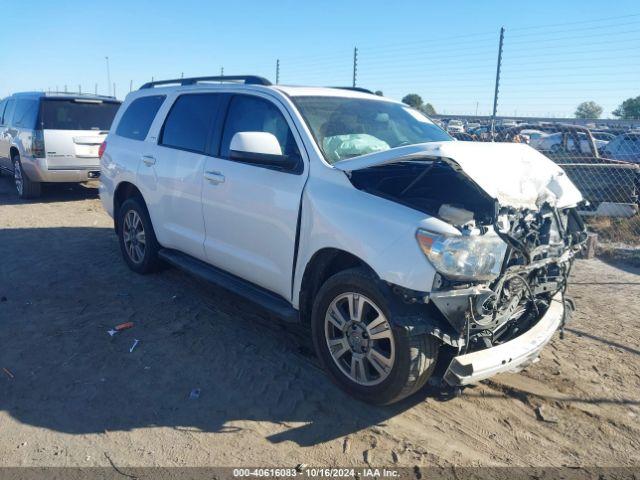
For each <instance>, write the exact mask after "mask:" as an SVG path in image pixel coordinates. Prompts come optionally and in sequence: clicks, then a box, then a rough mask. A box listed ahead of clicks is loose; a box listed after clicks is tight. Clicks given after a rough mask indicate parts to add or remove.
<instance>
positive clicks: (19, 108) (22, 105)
mask: <svg viewBox="0 0 640 480" xmlns="http://www.w3.org/2000/svg"><path fill="white" fill-rule="evenodd" d="M39 105H40V102H39V101H38V100H36V99H35V98H25V99H20V100H18V101H17V102H16V108H15V111H14V114H13V126H15V127H21V128H35V127H36V121H37V119H38V106H39Z"/></svg>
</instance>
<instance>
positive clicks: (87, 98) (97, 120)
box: [0, 92, 120, 198]
mask: <svg viewBox="0 0 640 480" xmlns="http://www.w3.org/2000/svg"><path fill="white" fill-rule="evenodd" d="M118 107H120V101H118V100H116V99H115V98H113V97H103V96H98V95H80V94H73V93H43V92H27V93H15V94H13V95H11V96H10V97H7V98H5V99H4V100H2V101H1V102H0V173H1V172H2V171H3V170H4V171H5V172H7V173H9V174H11V175H12V176H13V178H14V183H15V187H16V193H17V194H18V196H19V197H20V198H34V197H38V196H40V192H41V188H40V187H41V185H42V183H46V182H65V183H66V182H86V181H88V180H92V179H97V178H98V176H99V175H100V162H99V157H98V149H99V147H100V144H101V143H102V142H103V141H104V139H105V138H106V136H107V133H108V131H109V128H110V127H111V122H112V121H113V117H114V116H115V114H116V112H117V111H118Z"/></svg>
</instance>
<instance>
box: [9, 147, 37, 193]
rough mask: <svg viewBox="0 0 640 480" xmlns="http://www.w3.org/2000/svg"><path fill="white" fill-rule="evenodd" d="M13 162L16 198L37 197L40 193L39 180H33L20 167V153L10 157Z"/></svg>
mask: <svg viewBox="0 0 640 480" xmlns="http://www.w3.org/2000/svg"><path fill="white" fill-rule="evenodd" d="M11 161H12V162H13V183H14V185H15V187H16V193H17V194H18V198H22V199H24V200H26V199H28V198H37V197H39V196H40V195H41V193H42V188H41V184H40V182H33V181H31V180H29V177H28V176H27V174H26V173H25V172H24V170H23V169H22V162H21V161H20V155H14V156H13V158H12V159H11Z"/></svg>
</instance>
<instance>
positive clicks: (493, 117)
mask: <svg viewBox="0 0 640 480" xmlns="http://www.w3.org/2000/svg"><path fill="white" fill-rule="evenodd" d="M503 43H504V27H502V28H500V43H499V44H498V67H497V68H496V89H495V92H494V93H493V115H491V141H492V142H493V137H494V134H495V130H496V113H497V111H498V90H499V88H500V67H501V66H502V45H503Z"/></svg>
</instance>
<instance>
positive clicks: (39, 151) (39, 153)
mask: <svg viewBox="0 0 640 480" xmlns="http://www.w3.org/2000/svg"><path fill="white" fill-rule="evenodd" d="M31 154H32V155H33V156H34V157H36V158H44V157H45V156H46V155H45V151H44V133H43V132H42V130H36V131H35V132H34V133H33V136H32V137H31Z"/></svg>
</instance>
